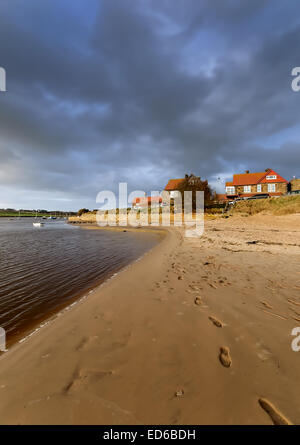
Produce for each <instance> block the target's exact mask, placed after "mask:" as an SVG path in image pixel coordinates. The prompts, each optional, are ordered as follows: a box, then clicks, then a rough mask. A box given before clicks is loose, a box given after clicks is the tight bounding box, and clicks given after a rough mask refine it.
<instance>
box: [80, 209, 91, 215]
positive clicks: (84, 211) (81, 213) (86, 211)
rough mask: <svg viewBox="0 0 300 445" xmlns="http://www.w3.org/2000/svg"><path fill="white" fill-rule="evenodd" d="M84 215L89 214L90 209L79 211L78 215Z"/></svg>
mask: <svg viewBox="0 0 300 445" xmlns="http://www.w3.org/2000/svg"><path fill="white" fill-rule="evenodd" d="M83 213H89V209H80V210H78V212H77V215H78V216H81V215H83Z"/></svg>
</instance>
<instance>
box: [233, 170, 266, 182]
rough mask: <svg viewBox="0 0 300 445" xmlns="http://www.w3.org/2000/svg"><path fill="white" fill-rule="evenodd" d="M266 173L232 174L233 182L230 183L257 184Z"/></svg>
mask: <svg viewBox="0 0 300 445" xmlns="http://www.w3.org/2000/svg"><path fill="white" fill-rule="evenodd" d="M266 175H267V172H260V173H242V174H240V175H233V184H232V185H252V184H258V183H259V182H260V181H261V180H262V179H263V178H264V176H266Z"/></svg>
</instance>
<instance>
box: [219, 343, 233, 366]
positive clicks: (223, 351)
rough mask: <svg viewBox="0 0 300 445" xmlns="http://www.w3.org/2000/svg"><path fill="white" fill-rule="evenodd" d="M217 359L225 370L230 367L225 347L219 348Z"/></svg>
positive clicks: (227, 350)
mask: <svg viewBox="0 0 300 445" xmlns="http://www.w3.org/2000/svg"><path fill="white" fill-rule="evenodd" d="M219 359H220V362H221V363H222V365H223V366H225V368H229V367H230V366H231V365H232V360H231V357H230V351H229V348H228V347H227V346H221V348H220V355H219Z"/></svg>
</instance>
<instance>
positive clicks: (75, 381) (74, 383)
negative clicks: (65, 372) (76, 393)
mask: <svg viewBox="0 0 300 445" xmlns="http://www.w3.org/2000/svg"><path fill="white" fill-rule="evenodd" d="M113 374H114V371H98V370H86V369H80V370H76V371H75V372H74V375H73V377H72V379H71V380H70V382H69V383H68V384H67V385H66V386H65V388H64V392H66V393H69V392H70V391H72V390H75V389H78V388H80V387H81V386H83V385H85V384H87V383H90V382H92V381H97V380H99V379H101V378H103V377H107V376H111V375H113Z"/></svg>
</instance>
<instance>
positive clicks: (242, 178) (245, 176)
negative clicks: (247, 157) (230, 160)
mask: <svg viewBox="0 0 300 445" xmlns="http://www.w3.org/2000/svg"><path fill="white" fill-rule="evenodd" d="M271 175H276V179H270V180H267V179H266V176H271ZM269 181H270V182H272V183H276V182H285V183H287V182H288V181H287V180H286V179H284V178H283V177H282V176H280V175H279V174H278V173H276V172H275V171H274V170H271V169H269V170H268V171H264V172H259V173H242V174H238V175H233V181H232V182H226V187H228V186H238V185H255V184H263V183H268V182H269Z"/></svg>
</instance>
